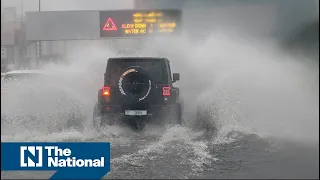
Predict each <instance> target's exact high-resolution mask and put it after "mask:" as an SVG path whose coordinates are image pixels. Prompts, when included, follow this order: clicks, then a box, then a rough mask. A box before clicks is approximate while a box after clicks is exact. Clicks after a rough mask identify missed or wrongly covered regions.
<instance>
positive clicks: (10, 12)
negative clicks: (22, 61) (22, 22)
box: [1, 7, 18, 72]
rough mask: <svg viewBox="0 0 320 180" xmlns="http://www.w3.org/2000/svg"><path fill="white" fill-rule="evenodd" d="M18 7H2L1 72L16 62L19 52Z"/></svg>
mask: <svg viewBox="0 0 320 180" xmlns="http://www.w3.org/2000/svg"><path fill="white" fill-rule="evenodd" d="M17 26H18V23H17V18H16V8H14V7H12V8H3V9H1V72H2V71H5V69H6V68H7V67H8V65H10V64H15V59H16V56H17V54H18V49H17V46H16V37H15V32H16V29H17V28H18V27H17Z"/></svg>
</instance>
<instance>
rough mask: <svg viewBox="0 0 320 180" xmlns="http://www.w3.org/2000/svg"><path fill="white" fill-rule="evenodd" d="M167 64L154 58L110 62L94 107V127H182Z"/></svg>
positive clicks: (176, 75)
mask: <svg viewBox="0 0 320 180" xmlns="http://www.w3.org/2000/svg"><path fill="white" fill-rule="evenodd" d="M178 80H180V74H179V73H173V75H172V77H171V69H170V61H169V60H168V59H166V58H155V57H125V58H109V59H108V62H107V67H106V71H105V74H104V85H103V87H102V88H101V89H99V91H98V102H97V103H96V104H95V105H94V112H93V125H94V127H95V128H98V129H99V128H100V127H102V126H104V125H109V126H111V125H114V124H129V125H131V127H133V128H134V129H137V130H139V129H140V130H141V129H142V128H143V127H144V126H145V124H146V123H147V122H154V123H156V124H167V123H170V124H180V125H182V124H183V120H182V106H181V104H180V100H179V88H177V87H173V85H172V84H173V83H175V82H176V81H178Z"/></svg>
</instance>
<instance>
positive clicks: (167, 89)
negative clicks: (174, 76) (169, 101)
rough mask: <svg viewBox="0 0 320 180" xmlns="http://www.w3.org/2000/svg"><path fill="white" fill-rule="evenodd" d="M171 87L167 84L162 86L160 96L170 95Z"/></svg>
mask: <svg viewBox="0 0 320 180" xmlns="http://www.w3.org/2000/svg"><path fill="white" fill-rule="evenodd" d="M170 95H171V88H170V87H169V86H165V87H162V96H170Z"/></svg>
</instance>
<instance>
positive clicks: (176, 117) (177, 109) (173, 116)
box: [169, 103, 184, 126]
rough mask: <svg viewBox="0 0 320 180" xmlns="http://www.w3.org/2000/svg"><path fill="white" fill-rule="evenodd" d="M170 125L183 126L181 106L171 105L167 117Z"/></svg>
mask: <svg viewBox="0 0 320 180" xmlns="http://www.w3.org/2000/svg"><path fill="white" fill-rule="evenodd" d="M169 122H170V124H179V125H181V126H182V125H184V120H183V117H182V107H181V104H179V103H177V104H174V105H172V109H171V113H170V115H169Z"/></svg>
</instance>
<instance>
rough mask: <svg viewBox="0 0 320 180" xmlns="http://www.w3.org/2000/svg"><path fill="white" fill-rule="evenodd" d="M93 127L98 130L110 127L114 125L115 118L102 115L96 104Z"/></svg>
mask: <svg viewBox="0 0 320 180" xmlns="http://www.w3.org/2000/svg"><path fill="white" fill-rule="evenodd" d="M92 120H93V127H94V128H95V129H97V130H99V129H101V128H102V127H104V126H106V125H108V126H112V125H113V124H114V121H113V118H112V117H111V116H108V115H102V114H101V113H100V107H99V104H98V103H97V104H95V105H94V108H93V118H92Z"/></svg>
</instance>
